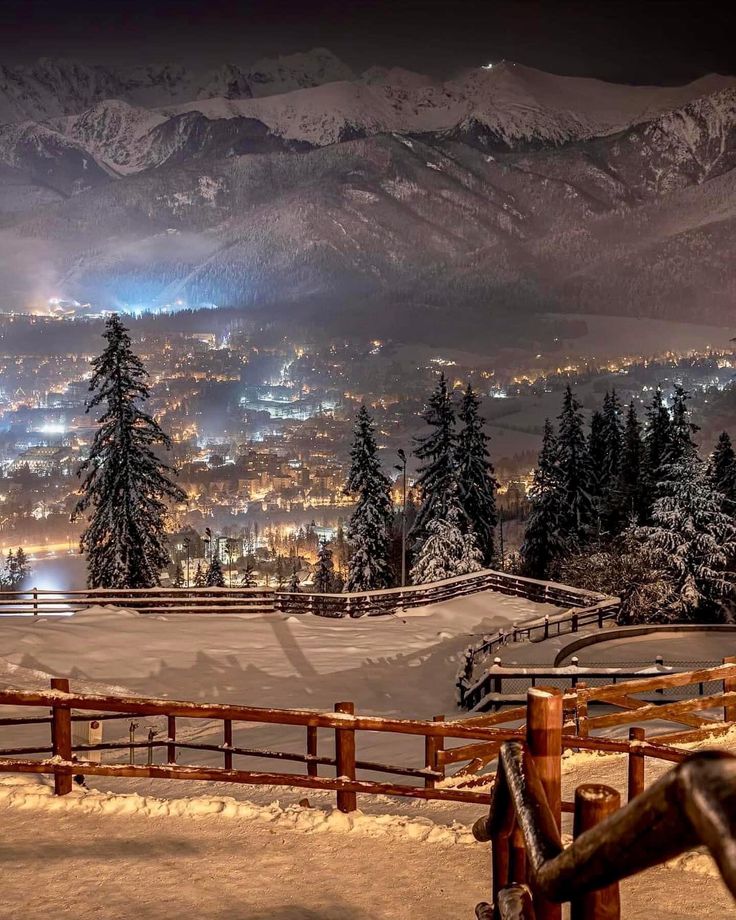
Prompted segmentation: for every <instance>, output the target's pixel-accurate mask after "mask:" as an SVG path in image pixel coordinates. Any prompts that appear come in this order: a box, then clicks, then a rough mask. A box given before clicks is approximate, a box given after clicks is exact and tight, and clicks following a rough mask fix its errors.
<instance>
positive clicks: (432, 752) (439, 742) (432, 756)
mask: <svg viewBox="0 0 736 920" xmlns="http://www.w3.org/2000/svg"><path fill="white" fill-rule="evenodd" d="M432 721H433V722H444V721H445V717H444V716H434V718H433V719H432ZM444 744H445V739H444V738H442V737H440V736H439V735H425V736H424V765H425V767H426V768H427V769H428V770H433V771H434V772H435V773H436V772H437V771H438V770H439V769H440V767H439V764H438V763H437V755H438V753H439V752H440V751H441V750H442V749H443V748H444ZM444 769H445V768H444V765H443V767H442V773H444ZM434 787H435V778H434V777H433V776H427V777H426V778H425V780H424V788H425V789H434Z"/></svg>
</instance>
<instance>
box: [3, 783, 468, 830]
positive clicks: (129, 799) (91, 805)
mask: <svg viewBox="0 0 736 920" xmlns="http://www.w3.org/2000/svg"><path fill="white" fill-rule="evenodd" d="M3 805H4V806H9V807H12V808H21V809H27V810H35V809H43V810H45V811H50V812H75V813H77V814H79V813H82V814H95V815H114V816H120V815H123V816H133V815H135V816H137V817H145V818H165V817H176V818H194V819H207V818H236V819H238V820H239V821H254V822H258V823H259V824H269V825H271V826H273V827H278V828H280V829H291V830H295V831H299V832H300V833H305V834H324V833H340V834H354V835H357V836H363V837H388V838H389V839H393V840H413V841H418V842H426V843H434V844H439V845H441V846H454V845H456V844H461V845H470V844H473V843H474V838H473V835H472V833H471V830H470V828H468V827H466V826H465V825H463V824H459V823H458V822H453V823H452V824H449V825H445V824H435V822H434V821H431V820H430V819H429V818H413V817H412V818H410V817H406V816H402V815H367V814H363V813H362V812H360V811H356V812H354V813H352V814H343V812H341V811H338V810H337V809H336V808H333V809H322V808H312V807H306V806H301V805H289V806H287V807H286V808H283V807H282V806H281V805H280V804H279V802H272V803H271V804H269V805H257V804H255V803H253V802H247V801H239V800H237V799H234V798H232V797H230V796H194V797H191V798H182V799H157V798H154V797H152V796H144V795H138V794H137V793H132V794H120V793H112V792H99V791H97V790H94V789H83V788H80V787H75V788H74V789H73V790H72V792H71V793H70V794H69V795H66V796H63V797H60V796H55V795H54V794H53V788H52V785H51V784H50V781H48V780H47V779H46V778H45V777H38V778H34V780H30V779H29V777H26V776H19V775H13V774H10V775H8V776H4V777H2V778H0V806H3Z"/></svg>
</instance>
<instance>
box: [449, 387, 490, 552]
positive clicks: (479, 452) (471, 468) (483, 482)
mask: <svg viewBox="0 0 736 920" xmlns="http://www.w3.org/2000/svg"><path fill="white" fill-rule="evenodd" d="M479 406H480V400H479V399H478V396H477V395H476V393H475V391H474V390H473V388H472V386H471V385H470V384H468V386H467V388H466V390H465V393H464V394H463V399H462V402H461V404H460V410H459V412H458V416H459V418H460V421H461V422H462V428H461V429H460V432H459V434H458V439H457V481H458V498H459V500H460V506H461V508H462V511H463V517H464V519H465V523H466V525H467V529H468V530H469V531H471V532H472V533H473V534H474V535H475V539H476V542H477V544H478V548H479V549H480V552H481V556H482V559H483V564H484V565H486V566H489V565H491V563H492V561H493V557H494V553H495V545H494V536H495V531H496V525H497V523H498V514H497V512H496V489H497V488H498V483H497V482H496V477H495V475H494V469H493V464H492V463H491V459H490V455H489V453H488V442H489V440H490V438H489V437H488V435H487V434H486V433H485V431H484V430H483V425H484V421H485V420H484V419H483V418H482V417H481V415H480V414H479V411H478V409H479ZM464 529H465V528H464Z"/></svg>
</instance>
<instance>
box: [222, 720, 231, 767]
mask: <svg viewBox="0 0 736 920" xmlns="http://www.w3.org/2000/svg"><path fill="white" fill-rule="evenodd" d="M222 735H223V746H224V747H227V748H231V747H232V746H233V723H232V719H223V722H222ZM232 768H233V752H232V751H225V769H226V770H232Z"/></svg>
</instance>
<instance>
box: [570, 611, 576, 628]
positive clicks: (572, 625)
mask: <svg viewBox="0 0 736 920" xmlns="http://www.w3.org/2000/svg"><path fill="white" fill-rule="evenodd" d="M570 626H571V629H572V631H573V632H577V631H578V615H577V613H573V615H572V618H571V620H570Z"/></svg>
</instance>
